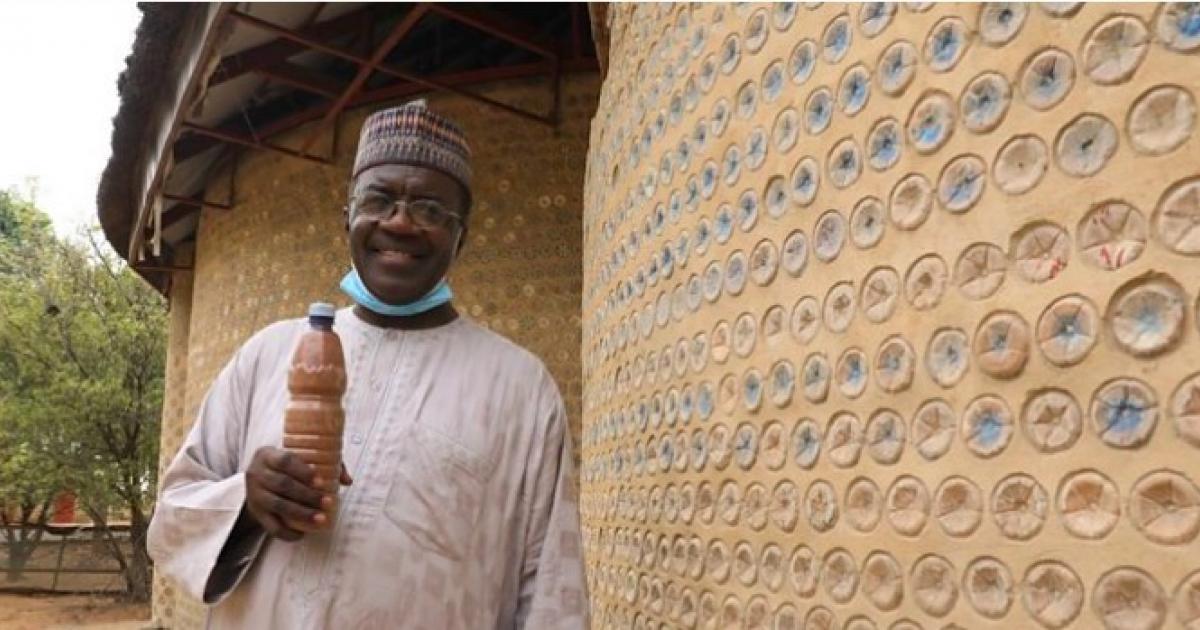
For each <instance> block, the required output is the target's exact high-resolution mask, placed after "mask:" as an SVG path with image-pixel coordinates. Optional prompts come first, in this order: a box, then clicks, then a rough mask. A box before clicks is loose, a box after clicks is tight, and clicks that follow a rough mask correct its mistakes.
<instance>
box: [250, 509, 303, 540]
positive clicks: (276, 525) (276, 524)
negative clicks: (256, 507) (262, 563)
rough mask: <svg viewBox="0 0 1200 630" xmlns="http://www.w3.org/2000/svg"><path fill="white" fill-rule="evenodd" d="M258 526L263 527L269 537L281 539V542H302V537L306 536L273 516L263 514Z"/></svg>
mask: <svg viewBox="0 0 1200 630" xmlns="http://www.w3.org/2000/svg"><path fill="white" fill-rule="evenodd" d="M258 524H259V525H261V526H262V528H263V529H264V530H266V532H267V534H268V535H270V536H273V537H275V538H279V539H280V540H286V541H288V542H295V541H297V540H300V537H302V536H304V534H303V533H301V532H298V531H296V530H294V529H292V528H290V527H288V526H286V525H284V524H283V522H282V521H280V520H279V519H278V518H276V517H275V516H274V515H271V514H263V515H262V516H261V517H260V518H259V519H258Z"/></svg>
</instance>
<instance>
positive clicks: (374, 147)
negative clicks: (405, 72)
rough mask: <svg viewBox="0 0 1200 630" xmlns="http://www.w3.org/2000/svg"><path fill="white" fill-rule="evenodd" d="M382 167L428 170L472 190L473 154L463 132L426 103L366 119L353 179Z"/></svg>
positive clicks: (417, 102)
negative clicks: (433, 170)
mask: <svg viewBox="0 0 1200 630" xmlns="http://www.w3.org/2000/svg"><path fill="white" fill-rule="evenodd" d="M380 164H412V165H414V166H425V167H429V168H432V169H435V170H438V171H441V172H443V173H445V174H446V175H449V176H450V177H452V178H454V179H455V180H457V181H458V182H459V183H460V184H462V186H463V188H464V189H466V191H467V193H468V194H470V190H471V150H470V149H469V148H468V147H467V140H466V136H464V135H463V131H462V128H461V127H459V126H458V125H457V124H455V123H454V122H452V121H451V120H450V119H449V118H446V117H445V116H442V115H440V114H436V113H434V112H432V111H430V110H429V108H428V107H426V105H425V99H420V100H416V101H411V102H408V103H405V104H404V105H400V106H399V107H391V108H388V109H382V110H379V111H377V112H375V113H374V114H371V115H370V116H368V117H367V120H366V122H364V123H363V127H362V133H361V134H359V137H358V153H357V154H356V155H355V156H354V171H353V173H352V174H351V177H352V178H354V177H358V175H359V174H360V173H362V172H363V171H365V170H367V169H368V168H371V167H372V166H378V165H380Z"/></svg>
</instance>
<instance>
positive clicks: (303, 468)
mask: <svg viewBox="0 0 1200 630" xmlns="http://www.w3.org/2000/svg"><path fill="white" fill-rule="evenodd" d="M266 463H267V466H268V467H270V468H271V469H273V470H275V471H276V472H281V473H283V474H285V475H288V476H290V477H293V478H295V479H298V480H299V481H301V482H303V483H305V484H310V485H311V484H312V479H313V475H315V474H316V472H315V471H314V470H313V468H312V466H310V465H308V463H307V462H305V461H304V460H303V459H300V457H299V456H298V455H296V454H295V453H293V452H291V451H289V450H286V449H282V448H277V449H272V450H271V452H270V453H268V454H267V457H266Z"/></svg>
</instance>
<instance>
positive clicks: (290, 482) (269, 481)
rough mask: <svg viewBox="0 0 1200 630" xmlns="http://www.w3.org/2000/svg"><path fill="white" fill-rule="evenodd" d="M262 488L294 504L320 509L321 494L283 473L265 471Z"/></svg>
mask: <svg viewBox="0 0 1200 630" xmlns="http://www.w3.org/2000/svg"><path fill="white" fill-rule="evenodd" d="M262 482H263V483H262V485H263V488H264V489H266V490H268V491H269V492H271V493H272V494H275V495H278V496H281V497H285V498H288V499H291V500H292V501H294V502H296V503H300V504H303V505H307V506H308V507H312V508H319V507H321V492H320V491H318V490H316V489H314V488H312V487H311V486H306V485H304V483H302V482H300V481H297V480H296V479H295V478H294V477H291V476H289V475H287V474H284V473H279V472H275V471H272V470H268V471H266V472H265V473H264V474H263V476H262Z"/></svg>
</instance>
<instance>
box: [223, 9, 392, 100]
mask: <svg viewBox="0 0 1200 630" xmlns="http://www.w3.org/2000/svg"><path fill="white" fill-rule="evenodd" d="M369 10H370V5H368V6H367V7H366V8H363V9H357V10H354V11H351V12H349V13H346V14H343V15H339V16H338V17H335V18H332V19H329V20H325V21H323V22H317V23H315V24H313V25H311V26H308V27H305V28H302V29H301V30H300V31H299V34H300V35H302V36H303V37H304V39H305V41H306V42H308V41H328V40H330V39H335V38H337V37H341V36H342V35H347V34H350V33H354V32H356V31H357V30H358V29H359V27H360V26H361V24H362V20H363V18H364V17H367V16H368V11H369ZM233 13H237V12H236V11H235V12H233ZM241 15H243V16H246V17H248V18H253V16H248V15H246V14H244V13H243V14H241ZM310 15H311V14H310ZM253 19H254V20H255V23H254V25H255V26H258V25H259V23H261V24H269V23H266V22H262V20H258V19H257V18H253ZM243 21H246V22H248V23H249V21H248V20H243ZM308 48H310V46H309V45H308V44H307V43H299V42H297V41H295V40H292V39H283V38H281V39H275V40H271V41H269V42H267V43H265V44H261V45H259V46H255V47H253V48H249V49H247V50H243V51H241V52H238V53H234V54H232V55H229V56H227V57H224V58H222V59H221V62H220V63H219V64H218V65H217V71H216V72H214V73H213V75H212V78H211V79H209V82H208V86H209V87H210V88H211V87H213V86H215V85H220V84H222V83H224V82H226V81H231V80H233V79H236V78H238V77H240V76H242V75H243V74H246V73H248V72H254V71H257V70H259V69H262V68H268V67H270V66H273V65H274V64H277V63H279V62H281V61H285V60H287V59H289V58H290V57H292V56H294V55H297V54H299V53H302V52H304V51H305V50H307V49H308Z"/></svg>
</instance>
